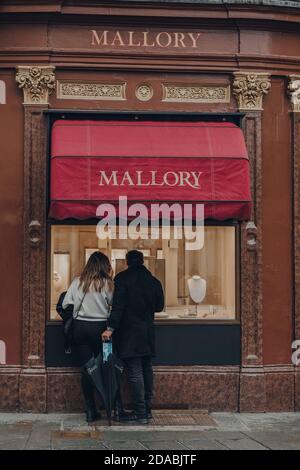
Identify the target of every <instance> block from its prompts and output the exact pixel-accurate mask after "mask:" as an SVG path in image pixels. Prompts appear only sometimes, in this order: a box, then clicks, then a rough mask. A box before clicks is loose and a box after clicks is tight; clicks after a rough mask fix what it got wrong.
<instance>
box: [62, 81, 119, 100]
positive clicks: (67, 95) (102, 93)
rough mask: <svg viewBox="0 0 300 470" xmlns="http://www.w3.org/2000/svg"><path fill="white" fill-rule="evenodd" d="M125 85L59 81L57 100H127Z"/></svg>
mask: <svg viewBox="0 0 300 470" xmlns="http://www.w3.org/2000/svg"><path fill="white" fill-rule="evenodd" d="M125 86H126V84H125V83H97V82H84V83H81V82H65V81H57V98H59V99H63V100H74V99H75V100H76V99H77V100H118V101H122V100H126V95H125Z"/></svg>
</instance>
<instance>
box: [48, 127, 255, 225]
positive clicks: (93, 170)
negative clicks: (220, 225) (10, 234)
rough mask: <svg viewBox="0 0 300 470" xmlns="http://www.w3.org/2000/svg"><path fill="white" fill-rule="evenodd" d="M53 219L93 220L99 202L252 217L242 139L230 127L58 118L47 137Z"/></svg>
mask: <svg viewBox="0 0 300 470" xmlns="http://www.w3.org/2000/svg"><path fill="white" fill-rule="evenodd" d="M50 192H51V205H50V217H52V218H55V219H59V220H62V219H65V218H77V219H86V218H93V217H95V216H96V210H97V207H98V205H99V204H101V203H103V202H112V203H113V204H117V203H118V200H119V196H127V197H128V202H129V203H130V202H137V201H140V202H144V203H145V204H147V205H149V204H150V203H151V202H152V201H157V202H170V203H171V202H172V203H174V202H185V203H188V202H190V203H192V202H198V203H201V202H202V203H204V204H205V217H206V218H214V219H218V220H225V219H229V218H235V219H240V220H245V219H249V218H250V210H251V204H250V200H251V197H250V179H249V161H248V156H247V150H246V146H245V141H244V136H243V133H242V131H241V129H240V128H239V127H237V126H236V125H234V124H232V123H228V122H164V121H163V122H157V121H153V122H152V121H151V122H150V121H67V120H58V121H56V122H55V123H54V125H53V128H52V139H51V190H50Z"/></svg>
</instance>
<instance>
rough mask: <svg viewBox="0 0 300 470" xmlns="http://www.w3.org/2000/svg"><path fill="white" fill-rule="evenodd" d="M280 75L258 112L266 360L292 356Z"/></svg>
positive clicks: (286, 150)
mask: <svg viewBox="0 0 300 470" xmlns="http://www.w3.org/2000/svg"><path fill="white" fill-rule="evenodd" d="M285 90H286V83H285V80H284V79H281V78H276V79H273V80H272V87H271V90H270V92H269V94H268V95H267V97H266V98H265V101H264V112H263V136H262V138H263V315H264V317H263V353H264V363H265V364H282V363H284V364H285V363H290V362H291V342H292V308H293V304H292V298H293V292H292V189H291V188H292V158H291V146H290V133H291V117H290V115H289V103H288V98H287V97H286V91H285Z"/></svg>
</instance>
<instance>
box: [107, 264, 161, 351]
mask: <svg viewBox="0 0 300 470" xmlns="http://www.w3.org/2000/svg"><path fill="white" fill-rule="evenodd" d="M163 308H164V294H163V289H162V286H161V283H160V282H159V280H158V279H156V278H155V277H154V276H152V274H151V273H150V271H148V269H147V268H145V266H143V265H139V266H130V267H129V268H127V269H126V270H125V271H122V272H120V273H119V274H117V276H116V277H115V292H114V298H113V305H112V311H111V314H110V317H109V320H108V325H109V326H110V327H112V328H114V329H115V331H114V333H113V341H114V344H115V346H116V349H117V353H118V355H119V356H120V357H121V358H122V359H126V358H130V357H142V356H154V355H155V337H154V313H155V312H161V311H162V310H163Z"/></svg>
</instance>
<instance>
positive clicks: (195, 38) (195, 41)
mask: <svg viewBox="0 0 300 470" xmlns="http://www.w3.org/2000/svg"><path fill="white" fill-rule="evenodd" d="M188 36H189V37H190V38H191V40H192V47H197V41H198V39H199V37H200V36H201V33H197V34H196V35H194V34H193V33H188Z"/></svg>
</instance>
